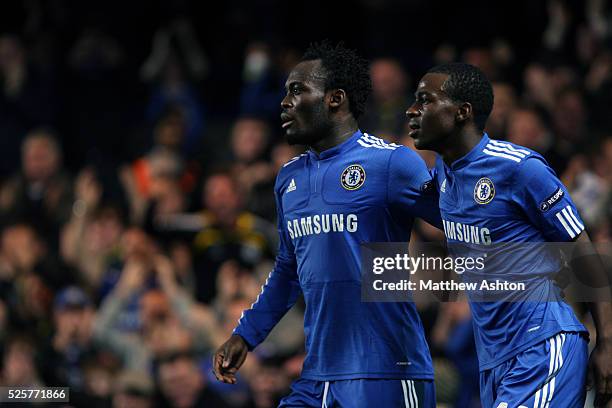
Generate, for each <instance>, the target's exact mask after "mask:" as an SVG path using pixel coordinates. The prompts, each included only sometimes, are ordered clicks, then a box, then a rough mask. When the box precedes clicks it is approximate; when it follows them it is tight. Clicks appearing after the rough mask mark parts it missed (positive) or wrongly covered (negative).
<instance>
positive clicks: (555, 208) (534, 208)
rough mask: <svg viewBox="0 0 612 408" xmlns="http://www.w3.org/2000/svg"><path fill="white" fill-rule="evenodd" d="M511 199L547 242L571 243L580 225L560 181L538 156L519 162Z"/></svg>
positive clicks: (579, 231)
mask: <svg viewBox="0 0 612 408" xmlns="http://www.w3.org/2000/svg"><path fill="white" fill-rule="evenodd" d="M515 186H516V187H515V189H514V192H513V198H514V200H515V201H516V202H517V204H518V205H520V206H521V208H522V209H523V211H524V212H525V214H526V215H527V217H528V218H529V220H530V221H531V222H532V223H533V224H534V225H535V226H536V227H537V228H538V229H539V230H540V231H541V232H542V233H543V234H544V236H545V237H546V239H548V240H549V241H551V242H567V241H573V240H574V239H576V238H577V237H578V235H580V233H581V232H582V231H584V222H583V221H582V219H581V218H580V214H578V210H577V209H576V206H575V205H574V203H573V202H572V199H571V197H570V196H569V193H568V191H567V189H566V188H565V186H564V185H563V184H562V183H561V180H559V178H558V177H557V175H556V174H555V172H554V171H553V170H552V169H551V168H550V167H549V166H548V164H547V163H546V162H545V161H544V160H543V159H541V158H539V157H532V158H529V159H527V160H525V162H524V163H521V166H520V167H519V168H518V170H517V172H516V180H515Z"/></svg>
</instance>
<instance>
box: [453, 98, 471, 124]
mask: <svg viewBox="0 0 612 408" xmlns="http://www.w3.org/2000/svg"><path fill="white" fill-rule="evenodd" d="M472 117H473V111H472V104H471V103H469V102H462V103H461V104H460V105H459V109H458V110H457V115H456V117H455V119H456V120H457V122H465V121H467V120H470V119H471V118H472Z"/></svg>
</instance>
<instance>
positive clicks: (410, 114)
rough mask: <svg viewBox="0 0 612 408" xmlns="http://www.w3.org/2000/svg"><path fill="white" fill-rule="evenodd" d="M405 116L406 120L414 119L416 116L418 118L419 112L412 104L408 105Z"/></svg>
mask: <svg viewBox="0 0 612 408" xmlns="http://www.w3.org/2000/svg"><path fill="white" fill-rule="evenodd" d="M406 116H407V117H408V118H415V117H417V116H419V110H418V109H416V107H415V106H414V104H412V105H410V106H409V107H408V110H406Z"/></svg>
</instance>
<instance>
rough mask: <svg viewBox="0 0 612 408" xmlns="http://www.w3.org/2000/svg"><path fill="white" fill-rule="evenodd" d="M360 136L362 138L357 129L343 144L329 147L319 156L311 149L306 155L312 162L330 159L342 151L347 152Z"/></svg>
mask: <svg viewBox="0 0 612 408" xmlns="http://www.w3.org/2000/svg"><path fill="white" fill-rule="evenodd" d="M361 136H363V133H361V130H359V129H357V131H356V132H355V133H353V135H352V136H351V137H349V138H348V139H346V140H345V141H344V142H342V143H340V144H339V145H336V146H334V147H331V148H329V149H327V150H324V151H322V152H321V153H320V154H317V153H316V152H314V151H313V150H312V149H309V150H308V155H309V156H310V158H311V159H313V160H325V159H327V158H330V157H332V156H335V155H337V154H339V153H342V152H343V151H345V150H347V149H348V148H349V147H351V146H352V145H353V144H354V142H355V141H356V140H357V139H359V138H360V137H361Z"/></svg>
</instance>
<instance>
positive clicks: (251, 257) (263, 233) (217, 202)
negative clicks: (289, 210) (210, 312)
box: [193, 171, 277, 302]
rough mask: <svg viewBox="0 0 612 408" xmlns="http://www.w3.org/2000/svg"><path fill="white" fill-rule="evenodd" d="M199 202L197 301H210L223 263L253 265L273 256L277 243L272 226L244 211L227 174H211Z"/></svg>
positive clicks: (196, 253)
mask: <svg viewBox="0 0 612 408" xmlns="http://www.w3.org/2000/svg"><path fill="white" fill-rule="evenodd" d="M202 200H203V203H204V211H203V212H202V213H201V219H200V223H201V224H200V225H201V230H200V232H198V234H197V235H196V236H195V238H194V241H193V245H194V247H193V248H194V256H195V262H196V281H197V291H196V298H197V299H198V300H201V301H204V302H209V301H210V300H211V299H212V298H213V297H214V295H215V282H216V277H217V271H218V269H219V267H220V266H221V265H222V264H223V263H224V262H225V261H228V260H231V259H235V260H239V261H240V262H242V263H243V264H244V265H247V266H253V265H255V264H257V263H258V262H260V261H262V260H265V259H270V258H271V257H272V254H273V253H274V248H276V242H277V241H276V235H275V229H274V227H273V226H272V224H270V223H269V222H267V221H265V220H264V219H262V218H259V217H257V216H255V215H253V214H252V213H250V212H248V211H244V210H243V197H242V195H241V191H240V188H239V184H238V183H237V182H236V180H235V179H234V178H233V177H232V176H231V175H230V174H229V173H227V172H223V171H221V172H218V173H213V174H211V175H210V176H209V177H208V179H207V180H206V181H205V183H204V191H203V197H202Z"/></svg>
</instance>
